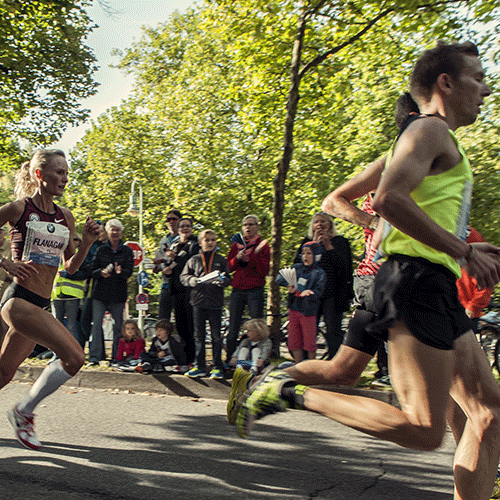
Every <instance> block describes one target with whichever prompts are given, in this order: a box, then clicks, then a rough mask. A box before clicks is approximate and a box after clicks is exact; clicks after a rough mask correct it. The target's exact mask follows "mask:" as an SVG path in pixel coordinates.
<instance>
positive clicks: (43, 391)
mask: <svg viewBox="0 0 500 500" xmlns="http://www.w3.org/2000/svg"><path fill="white" fill-rule="evenodd" d="M70 378H72V376H71V375H70V374H69V373H68V372H67V371H66V370H65V369H64V368H63V367H62V364H61V360H60V359H56V360H55V361H52V362H50V363H49V364H48V365H47V366H46V367H45V369H44V370H43V372H42V373H41V374H40V376H39V377H38V378H37V379H36V382H35V383H34V384H33V387H32V388H31V389H30V392H29V393H28V396H27V397H26V398H25V399H23V400H22V401H21V402H20V403H18V405H17V411H19V412H20V413H33V410H34V409H35V407H36V405H37V404H38V403H39V402H40V401H41V400H42V399H44V398H46V397H47V396H50V394H52V393H53V392H55V391H56V390H57V389H59V387H61V385H63V384H64V383H65V382H67V381H68V380H69V379H70Z"/></svg>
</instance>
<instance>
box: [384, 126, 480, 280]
mask: <svg viewBox="0 0 500 500" xmlns="http://www.w3.org/2000/svg"><path fill="white" fill-rule="evenodd" d="M449 132H450V135H451V137H452V139H453V141H454V142H455V144H456V145H457V148H458V151H459V153H460V155H461V156H462V159H461V161H460V162H459V163H458V164H457V165H455V166H454V167H453V168H450V169H449V170H447V171H446V172H442V173H440V174H437V175H429V176H427V177H425V178H424V180H423V181H422V182H421V183H420V184H419V185H418V186H417V187H416V188H415V189H414V190H413V191H412V192H411V197H412V198H413V200H414V201H415V202H416V203H417V205H418V206H419V207H420V208H421V209H422V210H423V211H424V212H425V213H426V214H427V215H428V216H429V217H430V218H431V219H432V220H434V222H436V223H437V224H439V225H440V226H441V227H442V228H443V229H446V230H447V231H449V232H450V233H453V234H455V236H457V237H459V238H461V239H463V240H464V241H465V240H466V237H467V224H468V221H469V215H470V207H471V199H472V180H473V179H472V170H471V167H470V164H469V161H468V160H467V157H466V156H465V152H464V150H463V148H462V147H461V146H460V144H459V143H458V139H457V138H456V136H455V134H454V133H453V131H451V130H449ZM394 145H395V144H394ZM394 145H393V147H392V148H391V151H390V152H389V154H388V156H387V162H386V165H387V164H388V163H389V162H390V159H391V157H392V152H393V149H394ZM382 250H383V252H384V253H385V254H387V255H392V254H403V255H409V256H410V257H423V258H424V259H427V260H428V261H430V262H433V263H435V264H441V265H443V266H445V267H446V268H448V269H449V270H450V271H452V272H453V273H454V274H455V275H456V276H457V278H460V276H461V271H460V266H459V265H458V264H457V262H456V261H455V259H454V258H453V257H451V256H449V255H448V254H446V253H444V252H439V251H438V250H435V249H434V248H431V247H430V246H427V245H424V244H423V243H420V242H419V241H417V240H415V239H413V238H411V237H410V236H408V235H406V234H404V233H402V232H401V231H399V230H398V229H396V228H394V227H392V226H391V225H390V224H388V223H387V222H384V237H383V241H382Z"/></svg>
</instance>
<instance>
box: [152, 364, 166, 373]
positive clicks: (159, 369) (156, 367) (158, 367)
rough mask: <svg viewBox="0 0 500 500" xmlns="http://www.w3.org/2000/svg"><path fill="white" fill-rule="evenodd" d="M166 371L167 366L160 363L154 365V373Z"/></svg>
mask: <svg viewBox="0 0 500 500" xmlns="http://www.w3.org/2000/svg"><path fill="white" fill-rule="evenodd" d="M164 371H165V367H164V366H163V365H160V364H156V365H154V366H153V373H163V372H164Z"/></svg>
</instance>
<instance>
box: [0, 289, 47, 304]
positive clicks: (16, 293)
mask: <svg viewBox="0 0 500 500" xmlns="http://www.w3.org/2000/svg"><path fill="white" fill-rule="evenodd" d="M13 297H17V298H20V299H24V300H26V301H28V302H29V303H31V304H34V305H35V306H38V307H41V308H42V309H48V307H49V305H50V299H46V298H44V297H40V295H37V294H36V293H34V292H31V291H30V290H28V289H27V288H24V287H23V286H21V285H18V284H17V283H11V285H10V286H9V288H7V290H5V293H4V294H3V297H2V304H1V305H0V309H1V308H2V307H3V305H4V304H5V303H6V302H7V301H8V300H9V299H11V298H13Z"/></svg>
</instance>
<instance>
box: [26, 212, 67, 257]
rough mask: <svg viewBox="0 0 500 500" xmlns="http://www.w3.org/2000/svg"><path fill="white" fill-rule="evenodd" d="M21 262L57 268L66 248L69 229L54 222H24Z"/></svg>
mask: <svg viewBox="0 0 500 500" xmlns="http://www.w3.org/2000/svg"><path fill="white" fill-rule="evenodd" d="M26 229H27V231H26V240H25V242H24V252H23V256H22V260H23V261H25V262H26V261H29V260H32V261H33V262H34V263H36V264H46V265H48V266H54V267H59V262H60V260H61V255H62V254H63V252H64V250H65V249H66V247H67V246H68V242H69V229H68V228H67V227H66V226H63V225H62V224H56V223H54V222H41V221H28V222H26Z"/></svg>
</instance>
